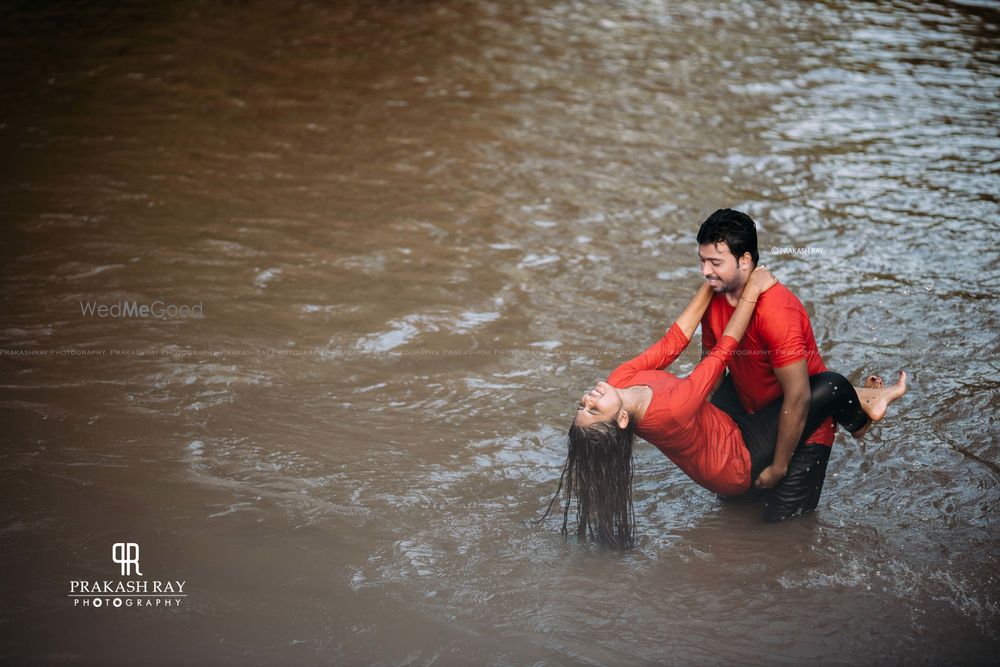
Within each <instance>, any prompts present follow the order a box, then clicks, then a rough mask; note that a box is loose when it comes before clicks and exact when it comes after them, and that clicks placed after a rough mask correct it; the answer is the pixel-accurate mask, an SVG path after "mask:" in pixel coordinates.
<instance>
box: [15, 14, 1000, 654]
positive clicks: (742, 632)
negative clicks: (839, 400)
mask: <svg viewBox="0 0 1000 667" xmlns="http://www.w3.org/2000/svg"><path fill="white" fill-rule="evenodd" d="M0 26H2V27H0V44H2V48H3V58H2V63H0V73H2V79H3V81H4V82H5V85H4V86H3V87H2V89H0V150H2V154H3V160H2V162H0V215H2V223H3V231H2V239H3V241H2V246H0V248H2V249H0V257H2V265H0V280H2V285H3V290H2V299H3V307H2V321H0V348H2V354H0V368H2V372H3V375H2V378H0V419H2V429H0V432H2V436H0V437H2V452H0V488H2V498H3V514H2V522H0V534H2V536H3V537H2V540H3V541H2V543H0V545H2V548H0V568H2V571H3V601H4V604H3V608H2V610H0V636H2V641H0V656H2V658H3V661H4V662H6V663H10V664H27V663H31V662H35V661H41V662H70V663H73V662H81V663H88V664H113V663H117V664H138V663H163V664H179V663H190V664H320V663H335V664H360V663H372V664H406V665H424V664H469V663H474V664H492V665H502V664H549V665H555V664H633V663H650V664H652V663H665V664H685V665H687V664H757V663H764V664H796V665H797V664H802V663H803V662H804V661H810V662H815V663H820V664H949V663H953V664H982V663H989V662H995V661H996V659H997V658H996V656H997V649H998V636H1000V623H998V619H1000V595H998V593H1000V582H998V576H1000V572H998V562H1000V552H998V545H1000V539H998V537H1000V528H998V522H997V508H998V499H1000V492H998V480H1000V468H998V463H1000V439H998V423H997V404H998V393H1000V392H998V381H997V373H998V367H1000V354H998V347H1000V346H998V334H997V332H998V305H997V304H998V300H997V296H998V295H997V289H996V284H997V279H998V277H1000V273H998V270H997V266H998V260H1000V256H998V251H997V247H998V246H997V241H996V239H997V235H998V232H1000V216H998V205H997V202H998V194H1000V193H998V190H1000V188H998V178H997V174H998V159H1000V138H998V134H997V127H998V115H1000V114H998V111H1000V108H998V101H997V98H998V91H1000V50H998V41H1000V40H998V29H1000V12H998V11H997V9H996V6H995V5H992V4H991V3H986V2H983V3H978V2H954V3H952V2H947V3H945V2H938V3H905V2H892V3H866V2H839V1H834V0H830V1H827V2H821V3H801V4H800V3H796V2H791V1H787V0H775V1H771V2H763V3H728V2H658V1H655V0H630V1H622V2H612V3H586V2H569V1H549V0H543V1H541V2H520V1H515V2H499V1H498V2H486V1H475V2H459V1H457V0H442V1H439V2H416V1H413V2H403V1H399V2H384V3H366V2H358V1H354V2H351V1H346V2H336V3H309V2H286V1H284V0H280V1H278V2H230V3H215V2H199V1H197V0H179V1H178V2H173V3H146V4H139V3H125V4H119V5H117V6H115V7H110V6H106V5H103V4H98V3H93V4H89V5H88V4H83V3H68V2H67V3H58V2H57V3H46V4H44V5H37V4H31V3H20V4H12V5H8V6H7V7H5V8H4V9H2V10H0ZM720 206H733V207H737V208H741V209H744V210H747V211H749V212H750V213H751V214H752V215H753V216H754V217H755V218H756V219H757V220H758V221H759V223H760V225H761V250H762V256H763V259H764V262H765V263H767V264H768V265H769V266H770V267H771V268H772V270H773V271H774V272H775V273H776V274H778V275H779V277H780V278H781V279H782V281H783V282H784V283H785V284H787V285H789V286H791V287H792V289H793V290H794V291H795V292H796V293H797V294H798V295H799V297H800V298H801V299H802V301H803V302H804V303H805V305H806V307H807V308H808V309H809V311H810V313H811V314H812V317H813V324H814V328H815V330H816V334H817V338H818V340H819V342H820V348H821V351H822V353H823V354H824V357H825V359H826V361H827V364H828V366H830V367H831V368H833V369H836V370H839V371H840V372H842V373H844V374H845V375H848V376H849V377H850V378H851V379H853V380H855V381H857V380H859V379H860V378H861V377H863V376H864V375H866V374H869V373H872V372H878V373H881V374H884V375H887V376H891V374H892V373H894V371H896V370H897V369H900V368H906V369H907V370H909V371H910V373H911V378H912V380H911V391H910V393H909V394H908V395H907V396H906V397H905V398H904V399H903V400H901V401H900V402H899V403H898V404H897V406H895V409H894V411H893V414H892V416H891V418H890V419H889V420H887V421H886V422H884V423H883V424H882V425H880V426H879V427H878V428H876V429H875V430H874V432H873V433H872V434H871V435H870V436H869V437H868V438H866V439H865V440H863V441H860V442H858V441H854V440H852V439H851V438H849V437H847V436H845V435H844V434H843V433H841V434H839V435H838V439H837V442H836V444H835V446H834V451H833V456H832V459H831V466H830V474H829V476H828V479H827V484H826V489H825V491H824V495H823V499H822V501H821V504H820V508H819V511H818V512H817V513H816V514H814V515H812V516H809V517H805V518H801V519H797V520H794V521H789V522H786V523H784V524H781V525H777V526H768V525H765V524H763V523H761V522H760V521H759V513H758V510H757V509H755V508H752V507H751V508H748V507H732V506H722V505H720V504H719V503H718V502H717V501H716V500H715V499H714V498H713V496H712V495H711V494H710V493H708V492H707V491H704V490H702V489H700V488H699V487H697V486H695V485H694V484H693V483H691V482H690V481H688V480H687V479H686V478H685V477H684V475H683V474H682V473H680V472H679V471H678V470H677V469H676V468H675V467H674V466H673V465H672V464H671V463H670V462H669V461H668V460H667V459H666V458H665V457H663V456H662V455H661V454H660V453H659V452H658V451H656V450H655V449H654V448H652V447H651V446H649V445H646V444H643V445H641V446H639V447H638V450H637V460H636V466H637V478H636V511H637V515H638V520H639V524H640V530H641V537H640V543H639V546H638V547H637V548H636V549H634V550H633V551H631V552H628V553H624V554H622V553H608V552H604V551H601V550H599V549H593V548H590V547H587V546H586V545H581V544H578V543H576V542H575V541H572V540H571V541H569V542H564V541H563V540H562V539H561V538H560V537H559V535H558V531H557V527H558V524H557V522H556V521H551V522H549V523H547V524H546V525H545V526H542V527H537V526H533V525H531V524H530V523H529V522H528V520H529V519H531V518H533V517H535V516H537V515H538V514H539V513H540V511H541V509H542V508H543V507H544V505H545V503H546V501H547V500H548V498H549V496H550V494H551V493H552V492H553V490H554V486H555V483H556V480H557V478H558V474H559V470H560V466H561V463H562V460H563V455H564V452H565V441H564V432H565V429H566V427H567V426H568V423H569V420H570V418H571V415H572V404H573V401H574V400H575V399H576V398H577V397H578V396H579V394H580V393H581V392H582V391H583V390H584V389H585V388H586V387H587V386H588V383H590V382H593V381H594V380H595V379H598V378H602V377H604V376H605V375H606V374H607V373H608V372H609V371H610V370H611V369H612V368H613V367H614V365H615V364H616V363H618V362H619V361H621V360H623V359H624V358H627V357H629V356H631V355H632V354H634V353H636V352H637V351H638V350H641V349H643V348H644V347H645V346H646V345H648V344H649V343H651V342H652V341H653V340H654V339H655V338H656V337H657V336H658V335H659V334H660V332H661V331H662V330H663V328H664V327H665V326H666V325H667V324H669V322H670V321H671V320H672V319H673V317H674V316H675V315H676V314H677V313H678V312H679V311H680V309H681V308H682V307H683V305H684V303H686V300H687V298H688V297H689V295H690V294H691V293H692V292H693V290H694V289H696V287H697V286H698V284H699V281H700V277H699V274H698V272H697V265H696V262H695V244H694V235H695V232H696V230H697V226H698V224H699V223H700V221H701V220H703V219H704V217H705V216H706V215H707V214H708V213H710V212H711V211H713V210H714V209H716V208H718V207H720ZM786 248H797V249H799V250H797V251H795V252H789V251H786V250H785V249H786ZM120 302H135V303H140V304H146V305H150V306H151V307H152V308H154V309H166V308H167V307H170V308H180V307H182V306H183V307H192V306H198V309H199V310H200V316H198V317H195V316H191V317H184V316H183V315H184V313H181V312H178V313H174V311H173V310H171V311H170V313H163V314H164V315H170V314H173V315H175V316H165V317H157V316H156V315H155V314H151V315H149V316H146V317H141V316H136V317H130V316H122V315H121V314H119V315H118V316H114V315H112V314H110V313H109V314H107V315H106V316H103V317H102V316H101V315H100V314H98V313H97V311H96V310H95V311H93V312H85V311H86V309H87V308H90V307H93V308H97V307H99V306H101V305H103V306H106V307H111V306H113V305H115V304H118V303H120ZM157 304H159V305H158V306H157ZM157 312H160V310H157ZM695 360H696V356H695V353H694V351H689V352H688V353H686V354H685V355H684V356H683V357H682V358H681V360H680V361H679V362H678V364H677V366H676V368H677V369H678V370H679V371H680V372H687V371H689V370H690V369H691V368H692V367H693V364H694V363H695ZM121 542H125V543H136V544H138V545H139V546H140V548H141V552H140V553H141V558H140V564H141V568H142V572H143V576H144V578H145V579H147V580H178V581H184V582H185V590H184V592H185V594H186V595H187V597H185V598H181V599H180V602H179V604H178V606H177V607H170V608H167V607H155V608H138V607H135V606H126V605H122V606H121V607H115V606H113V605H114V603H113V600H112V602H111V603H110V604H106V605H104V606H102V607H99V608H98V607H94V606H88V607H81V606H79V605H76V604H75V603H74V600H76V599H77V598H71V597H68V593H69V592H70V586H71V582H73V581H80V580H85V581H103V580H115V581H117V580H128V579H133V578H135V577H134V576H133V577H128V576H121V575H120V572H119V565H118V564H116V563H115V562H113V560H112V545H113V544H115V543H121ZM111 597H114V596H111Z"/></svg>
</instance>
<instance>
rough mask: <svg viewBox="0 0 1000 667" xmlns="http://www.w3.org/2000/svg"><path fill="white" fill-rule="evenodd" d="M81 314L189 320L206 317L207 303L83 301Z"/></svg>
mask: <svg viewBox="0 0 1000 667" xmlns="http://www.w3.org/2000/svg"><path fill="white" fill-rule="evenodd" d="M80 314H81V315H83V316H84V317H102V318H104V317H110V318H114V319H126V318H150V317H152V318H154V319H158V320H187V319H200V318H203V317H205V304H204V303H203V302H201V301H199V302H198V303H194V304H189V303H185V304H177V303H167V302H165V301H162V300H160V299H157V300H156V301H153V302H151V303H139V302H138V301H119V302H117V303H111V304H108V303H97V302H96V301H81V302H80Z"/></svg>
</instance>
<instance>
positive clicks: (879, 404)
mask: <svg viewBox="0 0 1000 667" xmlns="http://www.w3.org/2000/svg"><path fill="white" fill-rule="evenodd" d="M869 385H875V386H869ZM855 391H857V392H858V398H860V399H861V409H862V410H864V411H865V414H866V415H868V419H870V420H871V421H869V422H868V423H867V424H865V426H864V427H863V428H861V429H860V430H858V431H855V432H854V433H851V435H853V436H854V437H855V438H860V437H861V436H863V435H864V434H865V433H867V432H868V429H869V427H871V425H872V424H873V423H875V422H877V421H881V419H882V418H883V417H885V413H886V410H887V409H888V408H889V404H890V403H892V402H893V401H895V400H896V399H897V398H899V397H900V396H902V395H903V394H905V393H906V372H905V371H899V382H897V383H896V384H894V385H892V386H890V387H886V386H884V383H883V382H882V378H880V377H878V376H877V375H871V376H869V377H868V378H866V379H865V386H864V387H856V388H855Z"/></svg>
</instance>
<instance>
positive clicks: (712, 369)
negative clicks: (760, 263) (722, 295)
mask: <svg viewBox="0 0 1000 667" xmlns="http://www.w3.org/2000/svg"><path fill="white" fill-rule="evenodd" d="M777 282H778V280H777V279H776V278H775V277H774V276H772V275H771V274H770V272H768V270H767V269H765V268H758V269H755V270H754V272H753V273H752V274H750V280H748V281H747V284H746V287H744V289H743V295H742V296H741V297H740V303H739V305H738V306H736V312H734V313H733V316H732V318H730V320H729V324H727V325H726V330H725V331H724V332H723V334H722V337H721V338H720V339H719V342H718V344H717V345H715V347H713V348H712V350H711V351H710V352H709V353H708V355H707V356H705V357H704V358H703V359H702V360H701V361H700V362H698V365H697V366H695V367H694V370H693V371H691V374H690V375H688V376H687V377H686V378H684V379H683V380H682V381H680V382H679V383H677V384H676V385H674V387H673V388H672V389H671V390H670V394H669V395H668V400H669V402H670V411H671V415H672V416H673V418H674V419H676V420H678V421H683V420H685V419H688V418H690V417H691V416H693V415H694V414H695V413H696V412H697V411H698V410H700V409H701V408H702V406H703V405H704V403H705V400H706V399H707V398H708V395H709V394H710V393H711V392H712V390H714V389H715V385H716V384H717V383H718V380H719V378H721V377H722V373H723V372H724V371H725V370H726V364H728V363H729V359H730V358H731V357H732V355H733V353H734V352H735V351H736V347H737V346H738V345H739V342H740V338H742V337H743V334H744V333H746V330H747V325H749V323H750V317H751V316H752V315H753V311H754V307H755V305H756V303H757V299H758V298H759V297H760V295H761V293H763V292H765V291H767V290H768V289H770V288H771V287H772V286H773V285H775V284H777Z"/></svg>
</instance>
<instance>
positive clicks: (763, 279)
mask: <svg viewBox="0 0 1000 667" xmlns="http://www.w3.org/2000/svg"><path fill="white" fill-rule="evenodd" d="M777 283H778V279H777V278H775V277H774V276H772V275H771V272H770V271H768V270H767V269H766V268H764V267H763V266H758V267H757V268H756V269H754V270H753V273H751V274H750V279H749V280H747V284H746V287H744V288H743V294H741V295H740V302H739V304H738V305H737V306H736V310H735V312H733V316H732V317H731V318H729V323H728V324H726V330H725V331H723V332H722V335H723V336H730V337H732V338H735V339H736V340H737V341H739V340H740V339H742V338H743V334H745V333H746V332H747V326H749V325H750V318H751V317H752V316H753V310H754V308H755V307H756V303H757V299H759V298H760V295H761V294H763V293H764V292H766V291H767V290H769V289H771V288H772V287H773V286H774V285H776V284H777Z"/></svg>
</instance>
